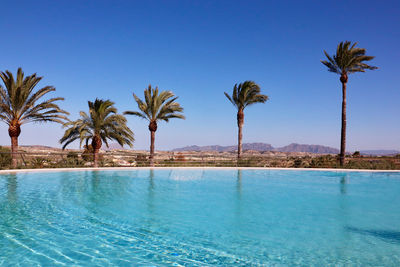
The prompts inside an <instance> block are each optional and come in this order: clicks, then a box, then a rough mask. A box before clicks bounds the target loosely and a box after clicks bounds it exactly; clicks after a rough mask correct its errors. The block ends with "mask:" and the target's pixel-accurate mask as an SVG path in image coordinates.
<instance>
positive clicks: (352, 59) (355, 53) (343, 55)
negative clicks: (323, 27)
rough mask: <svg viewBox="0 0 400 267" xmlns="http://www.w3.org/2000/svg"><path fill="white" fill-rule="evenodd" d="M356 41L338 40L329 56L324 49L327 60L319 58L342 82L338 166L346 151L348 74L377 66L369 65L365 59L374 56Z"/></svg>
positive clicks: (342, 162)
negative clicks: (368, 54) (335, 47)
mask: <svg viewBox="0 0 400 267" xmlns="http://www.w3.org/2000/svg"><path fill="white" fill-rule="evenodd" d="M356 45H357V43H353V44H351V42H349V41H345V42H340V43H339V45H338V46H337V49H336V54H335V55H333V56H329V55H328V53H327V52H326V51H324V53H325V56H326V57H327V59H328V60H321V63H322V64H324V65H325V66H327V67H328V71H330V72H333V73H336V74H339V75H340V82H341V83H342V129H341V137H340V166H343V165H344V161H345V153H346V87H347V81H348V75H349V74H351V73H355V72H365V70H375V69H377V67H375V66H369V65H367V64H366V63H364V62H365V61H370V60H372V59H373V58H374V57H372V56H366V55H365V52H366V50H365V49H364V48H358V47H355V46H356Z"/></svg>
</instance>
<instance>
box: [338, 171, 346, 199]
mask: <svg viewBox="0 0 400 267" xmlns="http://www.w3.org/2000/svg"><path fill="white" fill-rule="evenodd" d="M340 193H341V194H342V195H346V194H347V175H346V174H343V176H342V177H340Z"/></svg>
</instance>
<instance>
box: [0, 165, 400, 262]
mask: <svg viewBox="0 0 400 267" xmlns="http://www.w3.org/2000/svg"><path fill="white" fill-rule="evenodd" d="M16 264H19V265H21V266H27V265H46V266H48V265H56V264H60V265H63V264H65V265H83V266H110V265H115V266H132V265H133V266H137V265H145V266H165V265H167V266H173V265H175V266H179V265H183V266H208V265H219V266H221V265H223V266H231V265H237V266H249V265H267V266H271V265H272V266H287V265H290V266H293V265H299V266H327V265H336V266H353V265H358V266H360V265H362V266H368V265H369V266H377V265H379V266H399V265H400V173H360V172H349V173H345V172H343V173H340V172H339V173H336V172H323V171H289V170H288V171H280V170H279V171H278V170H201V169H189V170H178V169H173V170H166V169H162V170H154V171H152V170H148V169H140V170H137V171H93V172H92V171H76V172H53V173H19V174H14V175H1V176H0V265H5V266H7V265H9V266H15V265H16Z"/></svg>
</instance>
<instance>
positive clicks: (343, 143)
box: [339, 75, 347, 167]
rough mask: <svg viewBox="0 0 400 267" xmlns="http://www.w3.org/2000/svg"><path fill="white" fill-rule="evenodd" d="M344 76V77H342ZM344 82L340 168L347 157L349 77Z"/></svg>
mask: <svg viewBox="0 0 400 267" xmlns="http://www.w3.org/2000/svg"><path fill="white" fill-rule="evenodd" d="M342 76H343V75H342ZM340 80H341V81H342V97H343V98H342V131H341V136H340V157H339V161H340V166H341V167H343V166H344V163H345V156H346V123H347V120H346V83H347V75H346V76H345V78H343V79H342V77H341V79H340Z"/></svg>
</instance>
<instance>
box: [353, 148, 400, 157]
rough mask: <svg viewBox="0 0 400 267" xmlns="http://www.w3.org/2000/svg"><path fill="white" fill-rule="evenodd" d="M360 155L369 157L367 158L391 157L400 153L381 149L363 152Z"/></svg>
mask: <svg viewBox="0 0 400 267" xmlns="http://www.w3.org/2000/svg"><path fill="white" fill-rule="evenodd" d="M360 153H361V155H367V156H391V155H397V154H400V151H398V150H384V149H380V150H361V151H360Z"/></svg>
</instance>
